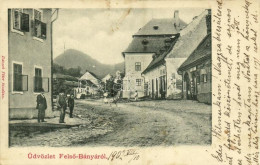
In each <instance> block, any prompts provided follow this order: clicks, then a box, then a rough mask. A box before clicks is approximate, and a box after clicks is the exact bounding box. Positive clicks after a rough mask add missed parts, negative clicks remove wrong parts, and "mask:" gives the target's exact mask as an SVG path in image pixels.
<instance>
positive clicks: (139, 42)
mask: <svg viewBox="0 0 260 165" xmlns="http://www.w3.org/2000/svg"><path fill="white" fill-rule="evenodd" d="M168 38H169V37H168ZM165 39H167V38H166V37H134V38H133V40H132V42H131V43H130V45H129V46H128V48H127V49H126V50H125V51H124V52H123V53H156V52H158V51H159V50H160V49H161V48H162V47H164V46H165ZM143 42H147V43H146V45H144V44H143Z"/></svg>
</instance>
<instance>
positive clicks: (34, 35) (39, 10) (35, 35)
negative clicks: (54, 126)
mask: <svg viewBox="0 0 260 165" xmlns="http://www.w3.org/2000/svg"><path fill="white" fill-rule="evenodd" d="M32 10H33V12H32V13H33V14H32V21H33V22H34V27H33V39H34V40H37V41H40V42H43V41H44V39H42V38H40V37H38V36H37V34H35V28H36V26H35V22H36V21H35V20H38V21H40V22H41V23H44V22H43V10H42V9H39V8H33V9H32ZM35 10H36V11H38V12H40V13H41V20H39V19H36V18H35V17H34V14H35ZM40 26H41V25H40ZM46 27H47V24H46ZM46 33H47V29H46Z"/></svg>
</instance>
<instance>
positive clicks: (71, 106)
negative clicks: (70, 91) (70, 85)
mask: <svg viewBox="0 0 260 165" xmlns="http://www.w3.org/2000/svg"><path fill="white" fill-rule="evenodd" d="M68 107H69V108H70V118H73V116H72V113H73V109H74V95H70V97H69V99H68Z"/></svg>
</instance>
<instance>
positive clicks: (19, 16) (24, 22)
mask: <svg viewBox="0 0 260 165" xmlns="http://www.w3.org/2000/svg"><path fill="white" fill-rule="evenodd" d="M13 29H15V30H19V31H23V32H29V14H25V13H23V12H22V9H14V10H13Z"/></svg>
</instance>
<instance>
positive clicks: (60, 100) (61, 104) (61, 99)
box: [57, 91, 67, 123]
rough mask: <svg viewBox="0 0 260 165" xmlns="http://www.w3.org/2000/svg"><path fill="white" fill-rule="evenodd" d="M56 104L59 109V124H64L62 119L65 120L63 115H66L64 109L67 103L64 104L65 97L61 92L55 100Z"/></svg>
mask: <svg viewBox="0 0 260 165" xmlns="http://www.w3.org/2000/svg"><path fill="white" fill-rule="evenodd" d="M57 104H58V106H59V107H60V108H61V110H60V121H59V123H65V122H64V119H65V114H66V109H67V103H66V96H65V94H64V92H63V91H62V92H61V93H60V94H59V96H58V98H57Z"/></svg>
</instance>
